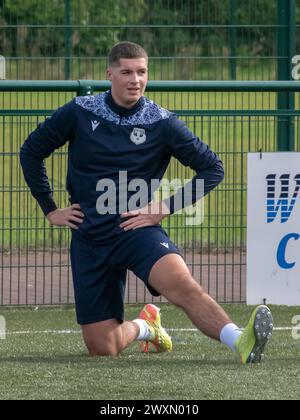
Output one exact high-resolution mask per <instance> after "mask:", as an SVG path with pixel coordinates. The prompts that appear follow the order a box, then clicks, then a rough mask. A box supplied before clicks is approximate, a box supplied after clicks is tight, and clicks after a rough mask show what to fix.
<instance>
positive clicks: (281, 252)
mask: <svg viewBox="0 0 300 420" xmlns="http://www.w3.org/2000/svg"><path fill="white" fill-rule="evenodd" d="M299 238H300V235H298V234H297V233H290V234H288V235H286V236H285V237H284V238H282V240H281V241H280V244H279V246H278V250H277V262H278V265H279V266H280V267H281V268H284V269H285V270H289V269H291V268H293V267H295V265H296V263H295V262H294V263H289V262H287V261H286V257H285V254H286V248H287V245H288V242H289V241H290V240H291V239H295V241H297V240H298V239H299Z"/></svg>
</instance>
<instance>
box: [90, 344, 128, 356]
mask: <svg viewBox="0 0 300 420" xmlns="http://www.w3.org/2000/svg"><path fill="white" fill-rule="evenodd" d="M86 346H87V349H88V352H89V355H90V356H92V357H96V356H114V357H116V356H118V355H119V354H120V351H119V349H117V348H116V346H114V345H111V344H110V343H106V344H104V343H99V342H98V343H86Z"/></svg>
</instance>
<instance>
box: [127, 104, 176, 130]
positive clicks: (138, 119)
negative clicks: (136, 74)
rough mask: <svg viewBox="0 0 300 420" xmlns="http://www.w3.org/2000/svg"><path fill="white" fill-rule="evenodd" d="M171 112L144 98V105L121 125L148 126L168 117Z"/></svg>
mask: <svg viewBox="0 0 300 420" xmlns="http://www.w3.org/2000/svg"><path fill="white" fill-rule="evenodd" d="M170 115H171V112H170V111H168V110H167V109H164V108H162V107H160V106H159V105H157V104H156V103H155V102H153V101H151V100H150V99H148V98H145V104H144V106H143V107H142V109H141V110H140V111H138V112H137V113H136V114H134V115H131V116H130V117H127V118H124V120H123V121H122V122H121V124H122V125H148V124H154V123H156V122H158V121H161V120H166V119H168V118H169V117H170Z"/></svg>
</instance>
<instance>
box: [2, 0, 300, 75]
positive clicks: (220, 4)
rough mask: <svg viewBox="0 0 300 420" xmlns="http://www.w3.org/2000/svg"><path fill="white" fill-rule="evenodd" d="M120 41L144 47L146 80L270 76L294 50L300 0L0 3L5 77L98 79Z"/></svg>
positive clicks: (299, 47)
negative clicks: (148, 61)
mask: <svg viewBox="0 0 300 420" xmlns="http://www.w3.org/2000/svg"><path fill="white" fill-rule="evenodd" d="M125 39H127V40H130V41H134V42H139V43H142V44H143V45H144V46H145V48H146V49H147V51H148V52H149V55H150V57H151V66H150V75H151V78H152V79H163V80H177V79H181V80H188V79H189V80H194V79H195V80H197V79H199V80H201V79H202V80H207V79H212V80H227V79H229V80H230V79H233V80H234V79H237V80H255V79H257V80H274V79H277V75H278V74H279V73H280V66H281V65H282V62H283V61H286V58H287V57H288V61H290V58H291V55H292V54H293V51H292V50H293V46H294V49H295V51H298V52H299V51H300V0H251V1H245V0H167V1H166V0H135V1H132V0H105V1H101V2H99V0H84V1H83V0H64V1H61V0H52V1H51V2H45V1H42V0H23V1H22V2H20V1H14V0H2V1H1V2H0V54H2V55H3V56H5V57H6V60H7V78H9V79H24V80H26V79H27V80H29V79H46V80H48V79H52V80H55V79H81V78H82V79H89V78H91V79H104V78H105V70H106V57H107V52H108V50H109V49H110V48H111V46H112V45H113V44H114V43H116V42H117V41H119V40H125ZM279 78H280V77H279ZM283 79H285V80H288V79H289V77H284V78H283Z"/></svg>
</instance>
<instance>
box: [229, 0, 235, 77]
mask: <svg viewBox="0 0 300 420" xmlns="http://www.w3.org/2000/svg"><path fill="white" fill-rule="evenodd" d="M229 25H230V26H229V54H230V58H229V67H230V78H231V80H236V26H235V25H236V0H230V4H229Z"/></svg>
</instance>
